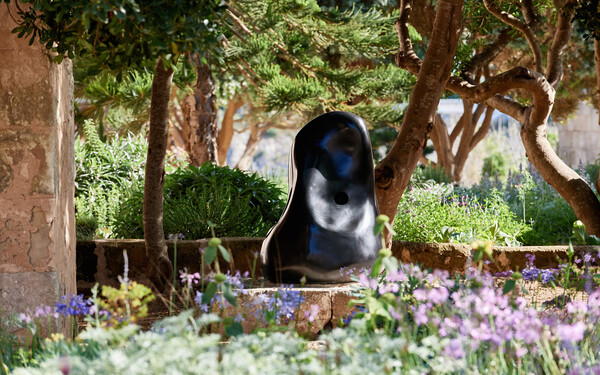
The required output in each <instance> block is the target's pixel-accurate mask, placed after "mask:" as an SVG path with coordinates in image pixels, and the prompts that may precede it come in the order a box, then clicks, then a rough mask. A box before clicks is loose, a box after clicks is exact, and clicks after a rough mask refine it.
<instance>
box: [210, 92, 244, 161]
mask: <svg viewBox="0 0 600 375" xmlns="http://www.w3.org/2000/svg"><path fill="white" fill-rule="evenodd" d="M243 104H244V101H243V100H242V98H240V97H239V96H236V97H234V98H231V99H229V102H228V103H227V109H226V110H225V114H224V115H223V122H222V123H221V130H220V131H219V135H218V137H217V149H218V150H219V153H218V154H219V157H218V159H219V163H220V164H221V165H227V152H228V151H229V147H230V146H231V139H232V138H233V117H234V116H235V113H236V112H237V111H238V109H240V108H241V107H242V105H243Z"/></svg>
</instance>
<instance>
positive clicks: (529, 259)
mask: <svg viewBox="0 0 600 375" xmlns="http://www.w3.org/2000/svg"><path fill="white" fill-rule="evenodd" d="M525 258H527V266H528V267H533V262H534V261H535V254H525Z"/></svg>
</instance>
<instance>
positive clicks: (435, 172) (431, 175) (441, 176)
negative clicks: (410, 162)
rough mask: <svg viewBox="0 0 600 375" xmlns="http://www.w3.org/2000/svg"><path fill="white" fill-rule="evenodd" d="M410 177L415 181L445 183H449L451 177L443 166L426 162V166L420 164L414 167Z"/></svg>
mask: <svg viewBox="0 0 600 375" xmlns="http://www.w3.org/2000/svg"><path fill="white" fill-rule="evenodd" d="M412 179H413V180H414V181H415V182H427V181H434V182H437V183H446V184H449V183H451V182H452V177H451V176H449V175H448V174H447V173H446V171H445V170H444V168H442V167H441V166H435V167H434V166H432V165H431V164H427V165H426V166H424V167H423V166H421V167H417V168H415V171H414V172H413V175H412Z"/></svg>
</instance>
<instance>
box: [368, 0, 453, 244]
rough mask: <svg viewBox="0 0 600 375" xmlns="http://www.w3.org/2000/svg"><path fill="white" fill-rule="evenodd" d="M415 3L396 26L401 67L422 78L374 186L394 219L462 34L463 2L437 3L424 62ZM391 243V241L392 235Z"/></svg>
mask: <svg viewBox="0 0 600 375" xmlns="http://www.w3.org/2000/svg"><path fill="white" fill-rule="evenodd" d="M411 10H412V1H410V0H403V1H401V3H400V14H399V16H398V19H397V21H396V23H395V27H396V31H397V33H398V39H399V41H400V50H399V52H398V55H397V63H398V65H399V66H403V65H404V64H405V63H406V62H407V61H408V62H410V63H412V64H414V65H415V67H416V68H417V69H418V78H417V83H416V85H415V87H414V88H413V91H412V93H411V96H410V101H409V103H408V107H407V108H406V113H405V115H404V119H403V121H402V127H401V128H400V133H399V134H398V136H397V138H396V140H395V141H394V145H393V146H392V149H391V150H390V151H389V153H388V154H387V155H386V156H385V158H383V160H381V161H380V162H379V163H378V164H377V166H376V168H375V186H376V192H377V201H378V203H379V209H380V211H381V212H382V213H383V214H386V215H388V216H389V217H390V218H392V219H393V218H394V217H395V216H396V210H397V208H398V203H399V202H400V198H401V197H402V193H404V190H405V189H406V187H407V186H408V182H409V180H410V176H411V175H412V172H413V171H414V169H415V167H416V166H417V163H418V161H419V157H420V156H421V155H422V153H423V148H424V147H425V143H426V141H427V136H428V134H429V133H430V132H431V130H432V129H433V121H434V115H435V112H436V109H437V105H438V102H439V100H440V98H441V96H442V93H443V91H444V88H445V86H446V83H447V82H448V79H449V78H450V74H451V72H452V61H453V59H454V55H455V53H456V48H457V45H458V40H459V36H460V33H461V31H462V12H463V1H462V0H440V1H439V2H438V8H437V13H436V16H435V21H434V26H433V32H432V34H431V40H430V42H429V45H428V47H427V52H426V53H425V57H424V59H423V60H422V61H421V59H419V57H417V55H416V54H415V52H414V49H413V46H412V42H411V39H410V35H409V33H408V26H407V25H408V19H409V17H410V13H411ZM387 240H388V241H390V240H391V237H389V234H388V238H387Z"/></svg>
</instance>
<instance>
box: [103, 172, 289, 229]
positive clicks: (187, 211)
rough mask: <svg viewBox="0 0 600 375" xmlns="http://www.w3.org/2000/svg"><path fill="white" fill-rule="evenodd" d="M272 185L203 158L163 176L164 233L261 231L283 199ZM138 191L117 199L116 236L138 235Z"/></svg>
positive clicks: (140, 198) (274, 218)
mask: <svg viewBox="0 0 600 375" xmlns="http://www.w3.org/2000/svg"><path fill="white" fill-rule="evenodd" d="M282 194H283V192H282V191H281V189H279V188H278V187H277V186H275V184H273V183H271V182H269V181H267V180H265V179H264V178H262V177H261V176H259V175H258V174H256V173H253V174H249V173H246V172H243V171H240V170H238V169H230V168H228V167H219V166H216V165H214V164H210V163H205V164H204V165H202V166H201V167H199V168H198V167H194V166H192V165H190V166H188V167H187V168H182V169H178V170H176V171H175V172H174V173H172V174H170V175H166V176H165V189H164V205H163V207H164V218H163V220H164V221H163V226H164V231H165V235H168V234H175V233H181V234H183V235H184V236H185V238H186V239H199V238H207V237H212V236H213V233H212V232H211V225H213V229H214V232H215V233H214V235H216V236H219V237H238V236H240V237H241V236H245V237H253V236H264V235H266V233H267V231H268V230H269V228H271V227H272V226H273V225H274V224H275V223H276V222H277V220H278V219H279V216H280V215H281V213H282V211H283V208H284V206H285V202H284V201H283V200H282V199H281V196H282ZM143 222H144V221H143V192H142V190H141V189H137V190H135V191H134V192H133V193H132V194H131V195H130V196H129V198H128V199H126V200H125V201H124V202H123V203H122V204H121V211H120V213H119V216H118V218H117V220H116V223H115V227H116V228H115V234H116V236H117V237H118V238H143V236H144V232H143Z"/></svg>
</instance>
